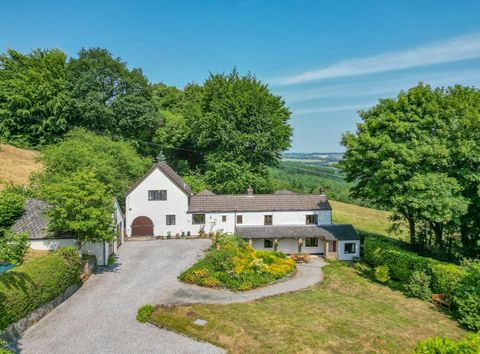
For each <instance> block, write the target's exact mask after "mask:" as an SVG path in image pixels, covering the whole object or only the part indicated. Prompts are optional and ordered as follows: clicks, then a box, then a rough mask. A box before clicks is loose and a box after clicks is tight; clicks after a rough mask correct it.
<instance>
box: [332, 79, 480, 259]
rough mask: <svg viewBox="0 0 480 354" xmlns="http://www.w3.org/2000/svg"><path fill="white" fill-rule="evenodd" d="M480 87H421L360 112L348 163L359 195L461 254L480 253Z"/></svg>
mask: <svg viewBox="0 0 480 354" xmlns="http://www.w3.org/2000/svg"><path fill="white" fill-rule="evenodd" d="M479 111H480V90H478V89H475V88H469V87H462V86H455V87H450V88H447V89H432V88H431V87H430V86H428V85H423V84H419V85H418V86H416V87H413V88H411V89H409V90H408V91H406V92H401V93H400V94H399V95H398V96H397V98H395V99H382V100H380V101H379V103H378V104H377V105H375V106H374V107H372V108H370V109H368V110H366V111H361V112H360V117H361V119H362V123H360V124H358V129H357V132H356V133H354V134H352V133H347V134H345V135H344V136H343V139H342V144H343V145H344V146H345V147H346V149H347V151H346V153H345V155H344V160H343V161H342V162H341V164H340V166H341V168H342V169H343V170H344V171H345V173H346V176H347V178H348V180H349V181H351V182H355V183H356V184H355V185H354V186H353V187H352V190H353V194H354V196H356V197H358V198H362V199H365V200H371V201H373V202H374V203H375V204H376V205H379V206H381V207H382V208H384V209H387V210H392V211H394V212H395V213H396V215H397V216H398V217H399V218H401V219H404V220H406V221H407V222H408V224H409V231H410V243H411V244H412V246H414V247H416V248H417V249H418V250H420V251H422V252H425V253H426V251H427V250H429V249H437V250H438V251H439V253H441V254H444V255H445V256H447V257H449V258H453V257H455V253H456V240H457V239H458V236H459V234H461V242H462V249H461V251H462V253H463V255H465V256H468V257H471V258H474V257H478V255H479V254H480V243H479V241H480V239H479V237H480V236H479V235H480V218H478V215H479V213H480V195H479V193H478V190H479V189H478V188H479V180H478V170H479V166H480V149H479V146H480V124H479V115H478V112H479Z"/></svg>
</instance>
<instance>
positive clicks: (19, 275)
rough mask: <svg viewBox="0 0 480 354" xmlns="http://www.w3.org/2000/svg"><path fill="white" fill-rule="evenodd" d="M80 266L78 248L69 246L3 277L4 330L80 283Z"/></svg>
mask: <svg viewBox="0 0 480 354" xmlns="http://www.w3.org/2000/svg"><path fill="white" fill-rule="evenodd" d="M80 267H81V260H80V256H79V255H78V253H77V251H76V249H75V248H74V247H66V248H63V249H59V250H58V251H55V252H52V253H51V254H49V255H47V256H45V257H40V258H36V259H33V260H31V261H29V262H27V263H25V264H22V265H20V266H18V267H16V268H14V269H12V270H10V271H9V272H6V273H4V274H2V275H0V330H1V329H4V328H6V327H7V326H8V325H10V324H11V323H13V322H15V321H18V320H19V319H21V318H22V317H24V316H25V315H27V314H28V313H30V312H31V311H32V310H34V309H36V308H37V307H38V306H40V305H42V304H44V303H46V302H48V301H50V300H52V299H54V298H55V297H57V296H58V295H60V294H61V293H62V292H63V291H64V290H65V289H67V288H68V287H69V286H71V285H74V284H78V283H80Z"/></svg>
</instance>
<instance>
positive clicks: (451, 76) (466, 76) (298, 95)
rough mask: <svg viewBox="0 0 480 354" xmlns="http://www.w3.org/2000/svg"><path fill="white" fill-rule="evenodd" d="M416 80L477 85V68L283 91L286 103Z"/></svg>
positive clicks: (367, 92) (369, 92) (381, 90)
mask: <svg viewBox="0 0 480 354" xmlns="http://www.w3.org/2000/svg"><path fill="white" fill-rule="evenodd" d="M419 81H422V82H424V83H426V84H429V85H432V86H435V87H437V86H450V85H454V84H461V85H476V86H479V85H480V70H456V71H446V72H439V73H425V74H418V73H417V74H414V75H408V76H404V75H402V76H401V77H398V78H394V79H380V80H368V81H366V82H355V83H345V84H333V85H324V86H321V87H319V88H316V89H310V90H300V91H298V90H292V91H290V92H284V93H283V94H282V96H284V97H285V99H286V100H287V103H289V104H291V103H296V102H304V101H310V100H315V99H320V98H326V97H361V96H373V95H382V94H387V93H388V94H390V93H392V94H394V95H396V94H398V93H399V92H400V90H405V89H408V88H409V87H412V86H415V85H417V84H418V82H419Z"/></svg>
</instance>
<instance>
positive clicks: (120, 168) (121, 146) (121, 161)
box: [40, 129, 152, 199]
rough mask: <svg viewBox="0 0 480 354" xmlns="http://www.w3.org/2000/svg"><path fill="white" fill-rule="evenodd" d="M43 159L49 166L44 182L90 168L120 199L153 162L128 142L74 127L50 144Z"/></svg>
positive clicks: (43, 178) (66, 176)
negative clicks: (57, 141)
mask: <svg viewBox="0 0 480 354" xmlns="http://www.w3.org/2000/svg"><path fill="white" fill-rule="evenodd" d="M41 161H42V162H43V164H44V167H45V170H44V172H43V173H42V174H41V175H40V183H41V184H49V183H52V182H55V181H56V180H57V179H59V178H68V177H69V176H70V175H71V174H73V173H76V172H79V171H88V172H92V173H93V174H94V175H95V178H97V179H98V181H100V182H101V183H103V184H104V185H105V186H106V188H107V191H108V193H109V194H110V195H111V196H116V197H118V198H119V199H123V195H124V193H125V192H126V191H127V190H128V188H129V187H130V186H131V185H132V184H133V182H134V181H135V180H136V179H138V178H139V177H140V176H141V175H142V174H144V173H145V172H146V171H147V170H148V168H150V166H151V163H152V161H151V160H150V159H148V158H143V157H141V156H139V155H138V154H137V152H136V151H135V149H134V148H133V146H132V145H131V144H129V143H127V142H123V141H113V140H112V139H110V138H108V137H104V136H99V135H96V134H94V133H90V132H87V131H85V130H83V129H74V130H72V131H70V132H69V133H68V134H67V136H66V138H65V140H64V141H62V142H61V143H59V144H56V145H51V146H49V147H47V148H46V149H45V150H44V151H43V154H42V156H41Z"/></svg>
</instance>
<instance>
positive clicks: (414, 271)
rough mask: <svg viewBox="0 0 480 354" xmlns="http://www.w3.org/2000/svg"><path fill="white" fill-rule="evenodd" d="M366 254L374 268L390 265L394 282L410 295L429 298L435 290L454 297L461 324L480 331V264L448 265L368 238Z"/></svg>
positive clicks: (375, 238)
mask: <svg viewBox="0 0 480 354" xmlns="http://www.w3.org/2000/svg"><path fill="white" fill-rule="evenodd" d="M363 252H364V258H365V261H366V262H368V263H369V264H371V265H372V266H375V267H378V266H385V265H386V266H388V267H389V268H390V275H391V277H392V279H393V280H396V281H398V282H399V283H400V285H403V287H404V290H405V292H406V293H407V294H408V295H410V296H415V297H420V298H422V299H428V298H429V296H430V295H431V293H432V291H433V292H434V293H440V294H448V295H450V296H452V297H453V303H454V306H455V314H456V316H457V318H458V321H459V322H460V323H462V324H463V325H465V326H466V327H468V328H470V329H472V330H477V331H478V330H480V262H479V261H467V262H465V263H464V264H463V265H462V266H457V265H454V264H446V263H442V262H439V261H437V260H434V259H432V258H427V257H422V256H419V255H417V254H415V253H412V252H409V251H407V250H405V249H402V248H401V247H399V246H397V245H394V244H392V243H391V242H389V241H385V240H382V239H379V238H377V237H374V236H367V237H365V240H364V244H363Z"/></svg>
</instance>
